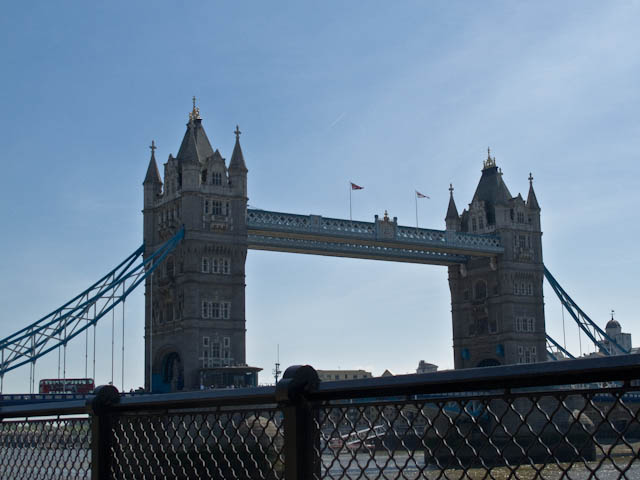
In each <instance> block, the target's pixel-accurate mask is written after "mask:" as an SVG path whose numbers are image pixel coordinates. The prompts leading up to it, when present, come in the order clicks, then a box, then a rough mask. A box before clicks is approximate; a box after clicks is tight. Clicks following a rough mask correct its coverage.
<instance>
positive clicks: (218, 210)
mask: <svg viewBox="0 0 640 480" xmlns="http://www.w3.org/2000/svg"><path fill="white" fill-rule="evenodd" d="M211 213H213V214H214V215H222V202H221V201H220V200H212V201H211Z"/></svg>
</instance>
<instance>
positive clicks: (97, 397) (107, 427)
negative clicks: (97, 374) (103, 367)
mask: <svg viewBox="0 0 640 480" xmlns="http://www.w3.org/2000/svg"><path fill="white" fill-rule="evenodd" d="M119 401H120V394H119V393H118V389H117V388H116V387H114V386H113V385H102V386H100V387H98V388H96V389H95V390H94V394H93V395H92V396H90V397H89V398H87V410H88V412H89V414H90V416H91V480H107V479H108V478H109V456H110V454H109V449H110V447H111V441H112V439H113V431H112V414H111V412H110V409H109V407H111V406H112V405H115V404H116V403H118V402H119Z"/></svg>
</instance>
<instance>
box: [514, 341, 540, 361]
mask: <svg viewBox="0 0 640 480" xmlns="http://www.w3.org/2000/svg"><path fill="white" fill-rule="evenodd" d="M537 361H538V355H537V352H536V347H533V346H531V347H525V346H522V345H519V346H518V363H536V362H537Z"/></svg>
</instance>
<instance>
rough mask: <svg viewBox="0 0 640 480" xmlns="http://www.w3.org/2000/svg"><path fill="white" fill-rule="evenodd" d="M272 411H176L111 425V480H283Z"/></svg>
mask: <svg viewBox="0 0 640 480" xmlns="http://www.w3.org/2000/svg"><path fill="white" fill-rule="evenodd" d="M281 419H282V415H281V413H280V411H278V410H275V409H259V410H255V409H252V410H236V411H219V410H216V411H180V412H174V413H169V414H166V413H160V414H155V413H149V414H136V415H126V414H125V415H121V416H118V417H116V418H115V419H114V426H113V443H112V452H111V454H112V461H111V474H112V477H113V478H139V479H143V478H149V479H151V478H171V479H193V478H210V479H220V480H222V479H224V480H227V479H260V480H275V479H279V478H283V471H284V454H283V441H284V436H283V429H282V426H281Z"/></svg>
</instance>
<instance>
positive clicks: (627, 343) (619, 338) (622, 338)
mask: <svg viewBox="0 0 640 480" xmlns="http://www.w3.org/2000/svg"><path fill="white" fill-rule="evenodd" d="M605 332H606V334H607V335H608V336H609V337H610V338H611V339H613V341H614V342H615V343H616V344H618V345H619V346H620V347H622V348H624V349H626V351H627V352H631V334H630V333H622V327H621V326H620V322H618V321H617V320H616V319H614V318H613V312H611V320H609V321H608V322H607V326H606V327H605ZM602 343H604V345H605V348H606V349H607V351H608V352H609V354H610V355H623V354H625V353H626V352H624V351H623V350H621V349H620V348H618V347H617V346H616V345H615V344H614V343H612V342H610V341H609V340H604V342H602ZM603 353H604V352H603Z"/></svg>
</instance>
